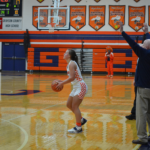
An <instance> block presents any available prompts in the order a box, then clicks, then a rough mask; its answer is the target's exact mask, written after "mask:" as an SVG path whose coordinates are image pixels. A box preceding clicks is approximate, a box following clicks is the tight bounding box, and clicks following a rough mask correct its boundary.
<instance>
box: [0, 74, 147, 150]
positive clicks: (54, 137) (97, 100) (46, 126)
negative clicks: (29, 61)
mask: <svg viewBox="0 0 150 150" xmlns="http://www.w3.org/2000/svg"><path fill="white" fill-rule="evenodd" d="M83 77H84V81H85V82H86V83H87V85H88V93H87V95H86V97H85V98H84V100H83V103H82V105H81V107H80V109H81V112H82V116H83V117H85V118H86V119H87V120H88V122H87V123H86V124H85V125H84V126H83V133H80V134H68V133H67V130H68V129H70V128H72V127H74V126H75V116H74V115H73V113H72V112H71V111H69V109H68V108H67V107H66V100H67V98H68V95H69V94H70V92H71V89H72V87H71V84H67V85H65V87H64V89H63V90H62V91H61V92H59V93H56V92H53V91H52V89H51V82H52V81H53V80H54V79H60V80H64V79H66V78H67V75H66V74H49V73H41V74H39V73H34V74H29V73H10V72H4V73H1V74H0V78H1V79H0V84H1V86H0V88H1V96H0V150H137V149H139V150H145V149H144V148H145V146H141V145H133V144H132V140H133V139H137V135H136V123H135V120H132V121H130V120H127V119H126V118H125V116H126V115H128V114H130V111H131V108H132V106H133V100H134V86H133V80H134V76H130V77H128V76H114V77H113V79H110V78H107V77H106V76H104V75H103V76H102V75H93V76H91V75H83Z"/></svg>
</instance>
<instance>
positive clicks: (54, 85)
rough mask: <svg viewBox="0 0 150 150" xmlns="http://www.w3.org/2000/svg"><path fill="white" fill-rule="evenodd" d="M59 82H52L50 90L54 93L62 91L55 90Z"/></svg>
mask: <svg viewBox="0 0 150 150" xmlns="http://www.w3.org/2000/svg"><path fill="white" fill-rule="evenodd" d="M60 81H61V80H54V81H53V82H52V84H51V88H52V90H53V91H55V92H60V91H61V90H62V89H63V87H62V88H61V89H56V87H57V85H58V82H60Z"/></svg>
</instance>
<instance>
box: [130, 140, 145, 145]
mask: <svg viewBox="0 0 150 150" xmlns="http://www.w3.org/2000/svg"><path fill="white" fill-rule="evenodd" d="M132 143H133V144H148V142H142V141H140V140H139V139H137V140H133V141H132Z"/></svg>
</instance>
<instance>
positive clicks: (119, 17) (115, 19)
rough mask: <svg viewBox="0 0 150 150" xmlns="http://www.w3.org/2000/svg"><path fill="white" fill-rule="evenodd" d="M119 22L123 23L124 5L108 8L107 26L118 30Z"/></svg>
mask: <svg viewBox="0 0 150 150" xmlns="http://www.w3.org/2000/svg"><path fill="white" fill-rule="evenodd" d="M120 22H122V23H123V25H124V23H125V5H123V6H121V5H118V6H111V5H110V6H109V25H110V26H111V27H113V28H114V29H115V30H118V29H119V28H120Z"/></svg>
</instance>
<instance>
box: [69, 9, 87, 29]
mask: <svg viewBox="0 0 150 150" xmlns="http://www.w3.org/2000/svg"><path fill="white" fill-rule="evenodd" d="M70 24H71V26H72V27H73V28H74V29H75V30H77V31H79V30H80V29H81V28H83V27H84V26H85V24H86V6H70Z"/></svg>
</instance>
